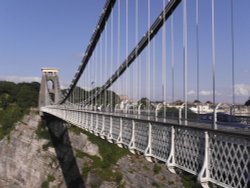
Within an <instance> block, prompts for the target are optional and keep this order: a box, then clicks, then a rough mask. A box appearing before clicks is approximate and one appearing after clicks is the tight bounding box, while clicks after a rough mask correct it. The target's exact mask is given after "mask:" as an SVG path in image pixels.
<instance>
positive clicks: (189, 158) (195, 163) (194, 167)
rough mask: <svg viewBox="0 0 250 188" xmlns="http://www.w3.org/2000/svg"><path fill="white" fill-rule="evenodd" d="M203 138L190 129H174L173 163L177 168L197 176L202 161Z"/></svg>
mask: <svg viewBox="0 0 250 188" xmlns="http://www.w3.org/2000/svg"><path fill="white" fill-rule="evenodd" d="M204 146H205V136H204V133H203V132H200V131H196V130H194V129H191V128H176V129H175V162H176V164H177V165H178V166H180V167H183V168H185V169H188V170H189V172H190V173H193V174H198V173H199V171H200V170H201V167H202V164H203V159H204Z"/></svg>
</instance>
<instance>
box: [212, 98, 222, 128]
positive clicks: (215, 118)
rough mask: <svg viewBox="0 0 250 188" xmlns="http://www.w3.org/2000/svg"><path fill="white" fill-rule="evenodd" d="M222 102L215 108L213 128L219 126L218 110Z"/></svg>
mask: <svg viewBox="0 0 250 188" xmlns="http://www.w3.org/2000/svg"><path fill="white" fill-rule="evenodd" d="M220 105H221V103H219V104H217V106H216V107H215V109H214V118H213V129H215V130H217V129H218V126H217V110H218V109H219V107H220Z"/></svg>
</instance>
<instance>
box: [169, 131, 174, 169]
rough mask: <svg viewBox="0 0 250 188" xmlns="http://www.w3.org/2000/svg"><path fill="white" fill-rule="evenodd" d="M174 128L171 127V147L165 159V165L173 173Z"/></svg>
mask: <svg viewBox="0 0 250 188" xmlns="http://www.w3.org/2000/svg"><path fill="white" fill-rule="evenodd" d="M174 146H175V128H174V127H171V148H170V153H169V157H168V160H167V167H168V170H169V171H170V172H172V173H174V174H175V170H174V167H175V148H174Z"/></svg>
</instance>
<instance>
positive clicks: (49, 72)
mask: <svg viewBox="0 0 250 188" xmlns="http://www.w3.org/2000/svg"><path fill="white" fill-rule="evenodd" d="M41 70H42V80H41V85H40V92H39V107H43V106H48V105H52V104H56V103H58V102H59V101H60V96H61V90H60V84H59V75H58V72H59V70H58V69H55V68H42V69H41Z"/></svg>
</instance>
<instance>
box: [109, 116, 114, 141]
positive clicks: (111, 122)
mask: <svg viewBox="0 0 250 188" xmlns="http://www.w3.org/2000/svg"><path fill="white" fill-rule="evenodd" d="M112 127H113V117H112V116H110V126H109V133H108V141H109V142H110V143H112V139H113V136H112Z"/></svg>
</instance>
